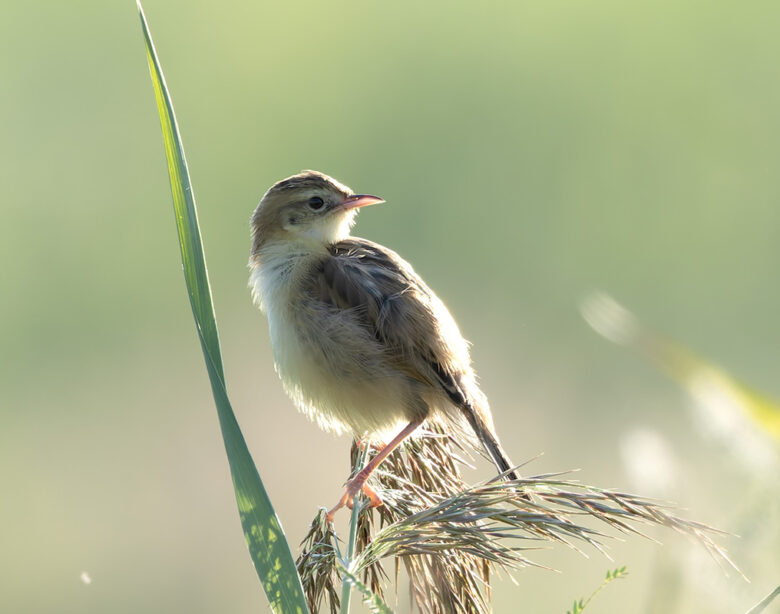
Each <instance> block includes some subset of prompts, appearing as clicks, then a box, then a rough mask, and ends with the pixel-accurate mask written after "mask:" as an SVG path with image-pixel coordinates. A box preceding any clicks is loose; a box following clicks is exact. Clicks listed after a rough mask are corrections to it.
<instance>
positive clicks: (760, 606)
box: [746, 586, 780, 614]
mask: <svg viewBox="0 0 780 614" xmlns="http://www.w3.org/2000/svg"><path fill="white" fill-rule="evenodd" d="M779 595H780V586H778V587H777V588H776V589H775V590H773V591H772V592H771V593H769V594H768V595H767V596H766V597H764V598H763V599H762V600H761V602H760V603H757V604H756V605H755V606H753V607H752V608H750V609H749V610H748V611H747V612H746V614H759V613H760V612H763V611H764V610H766V608H767V606H768V605H769V604H770V603H772V601H774V599H775V597H777V596H779Z"/></svg>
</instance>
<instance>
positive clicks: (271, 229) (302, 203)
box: [252, 171, 384, 256]
mask: <svg viewBox="0 0 780 614" xmlns="http://www.w3.org/2000/svg"><path fill="white" fill-rule="evenodd" d="M381 202H384V201H383V200H382V199H381V198H377V197H376V196H369V195H367V194H355V193H354V192H353V191H352V190H351V189H350V188H348V187H347V186H345V185H343V184H341V183H339V182H338V181H336V180H335V179H333V178H332V177H328V176H327V175H324V174H323V173H319V172H317V171H303V172H302V173H299V174H297V175H293V176H292V177H288V178H287V179H283V180H282V181H279V182H277V183H275V184H274V185H273V186H271V188H270V189H269V190H268V191H267V192H266V193H265V195H264V196H263V198H262V199H261V200H260V204H259V205H258V206H257V209H255V212H254V214H253V215H252V255H253V256H254V255H258V254H259V253H260V252H261V251H262V250H263V248H264V247H266V246H268V245H270V244H274V243H278V242H294V243H308V244H314V245H316V244H322V245H328V244H330V243H335V242H336V241H340V240H342V239H345V238H346V237H347V236H349V230H350V228H351V227H352V225H353V224H354V223H355V215H356V214H357V210H358V208H360V207H365V206H366V205H374V204H376V203H381Z"/></svg>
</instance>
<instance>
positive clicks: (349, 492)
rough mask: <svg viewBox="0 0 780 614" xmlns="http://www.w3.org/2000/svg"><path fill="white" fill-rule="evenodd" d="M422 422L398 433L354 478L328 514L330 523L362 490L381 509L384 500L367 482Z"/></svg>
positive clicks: (416, 420)
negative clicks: (375, 470)
mask: <svg viewBox="0 0 780 614" xmlns="http://www.w3.org/2000/svg"><path fill="white" fill-rule="evenodd" d="M422 422H423V421H422V420H421V419H415V420H412V421H411V422H410V423H409V424H407V425H406V426H405V427H404V430H402V431H401V432H400V433H398V435H396V436H395V437H394V438H393V440H392V441H391V442H390V443H388V444H387V445H386V446H384V447H383V448H382V450H381V451H380V452H379V454H377V455H376V456H375V457H374V458H372V459H371V461H370V462H369V463H368V464H367V465H366V466H365V467H363V469H361V470H360V471H359V472H358V474H357V475H356V476H355V477H354V478H352V479H351V480H350V481H349V482H347V487H346V489H345V491H344V495H343V496H342V497H341V499H339V502H338V503H336V505H335V506H333V508H331V509H330V511H329V512H328V516H327V519H328V522H333V515H334V514H335V513H336V512H337V511H339V510H340V509H341V508H342V507H344V506H345V505H347V506H349V507H350V508H351V507H352V500H353V499H354V498H355V495H356V494H357V493H358V492H360V491H361V490H362V491H363V493H364V494H365V495H366V496H367V497H368V499H369V504H370V506H371V507H379V506H380V505H382V499H380V498H379V495H378V494H376V492H375V491H374V489H373V488H371V487H370V486H369V485H368V484H366V480H367V479H368V478H369V476H370V475H371V474H372V473H373V472H374V469H376V468H377V467H379V465H380V464H381V463H382V461H383V460H385V459H386V458H387V457H388V456H390V453H391V452H392V451H393V450H395V449H396V448H397V447H398V446H399V445H401V442H403V440H404V439H406V438H407V437H409V435H411V434H412V433H413V432H414V431H415V430H416V429H417V427H418V426H420V425H421V424H422Z"/></svg>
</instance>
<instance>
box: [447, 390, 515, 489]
mask: <svg viewBox="0 0 780 614" xmlns="http://www.w3.org/2000/svg"><path fill="white" fill-rule="evenodd" d="M461 410H462V411H463V414H464V415H465V417H466V420H468V423H469V425H470V426H471V428H472V429H473V430H474V434H475V435H476V436H477V439H479V442H480V443H481V444H482V446H483V447H484V448H485V451H486V452H487V453H488V456H490V459H491V460H492V461H493V464H495V466H496V468H497V469H498V470H499V472H501V473H505V472H507V471H509V470H510V469H512V467H514V466H515V465H514V464H513V463H512V461H511V460H509V456H508V455H507V453H506V452H505V451H504V448H502V447H501V442H499V440H498V437H497V436H496V434H495V433H494V432H493V429H492V428H491V427H490V426H489V425H488V423H487V421H486V420H485V419H484V418H483V416H482V414H481V412H480V411H479V410H478V409H476V408H475V407H474V406H473V405H472V404H471V403H468V404H464V405H463V406H462V407H461ZM506 477H507V478H508V479H510V480H517V479H518V478H519V477H520V476H518V475H517V473H516V472H515V471H510V472H509V473H507V474H506Z"/></svg>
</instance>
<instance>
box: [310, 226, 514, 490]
mask: <svg viewBox="0 0 780 614" xmlns="http://www.w3.org/2000/svg"><path fill="white" fill-rule="evenodd" d="M308 283H309V288H308V290H309V295H310V296H311V297H313V298H314V300H316V301H318V302H320V303H322V304H324V305H326V306H327V308H330V309H335V310H339V311H340V312H348V313H349V316H350V317H351V318H353V319H354V321H355V322H357V323H358V325H359V326H362V327H364V328H365V329H367V330H368V332H369V334H370V335H372V336H373V337H374V338H375V339H376V341H377V342H378V343H379V344H380V346H381V347H382V350H383V351H384V353H385V355H386V356H387V358H388V360H389V361H390V362H391V363H392V365H393V367H394V368H395V369H396V370H397V371H399V372H401V373H403V374H404V375H406V376H407V377H410V378H412V379H414V380H417V381H419V382H422V383H424V384H427V385H429V386H432V387H434V388H438V389H439V390H441V391H442V392H443V393H444V394H446V395H447V397H448V398H449V400H450V401H451V402H452V403H453V404H454V405H455V406H456V407H458V408H459V409H460V411H461V412H462V413H463V415H464V416H465V417H466V419H467V420H468V423H469V424H470V425H471V428H472V429H473V431H474V433H475V434H476V436H477V438H478V439H479V441H481V442H482V445H483V446H484V447H485V450H486V452H487V453H488V456H489V457H490V458H492V459H493V462H494V463H495V464H496V467H498V469H499V471H501V472H504V471H508V470H509V469H510V468H511V467H512V463H511V461H509V458H508V457H507V455H506V453H505V452H504V450H503V449H502V448H501V444H500V443H499V441H498V438H497V437H496V435H495V433H494V431H493V427H492V418H491V417H490V410H489V409H488V407H487V403H486V401H485V399H484V396H483V395H482V394H481V393H480V392H479V391H478V389H475V388H472V387H474V384H473V375H471V374H470V370H471V366H470V360H469V355H468V346H467V344H466V342H465V341H464V340H463V338H462V337H461V335H460V331H459V330H458V327H457V325H456V324H455V321H454V320H453V319H452V316H451V315H450V313H449V311H447V308H446V307H445V306H444V304H443V303H442V302H441V301H440V300H439V299H438V297H437V296H436V295H435V294H434V293H433V291H432V290H431V289H430V288H428V286H427V285H426V284H425V282H424V281H423V280H422V279H421V278H420V277H419V275H417V273H415V272H414V270H413V269H412V267H411V265H409V264H408V263H407V262H406V261H404V260H403V259H402V258H401V257H400V256H398V254H396V253H395V252H393V251H391V250H389V249H387V248H385V247H382V246H381V245H378V244H376V243H372V242H370V241H366V240H364V239H346V240H344V241H340V242H338V243H335V244H333V245H332V246H331V248H330V254H329V256H327V257H326V258H324V259H323V260H322V261H321V263H320V266H319V267H317V268H316V269H315V272H314V273H313V275H312V276H311V278H310V279H309V281H308ZM467 373H468V374H469V377H468V378H465V377H464V376H466V375H467ZM464 380H469V381H471V382H472V384H471V387H470V386H469V385H468V384H467V383H465V382H464ZM464 384H465V385H464ZM475 393H476V395H478V396H477V397H475ZM509 476H510V477H511V478H516V477H517V476H516V474H515V473H514V472H512V473H510V474H509Z"/></svg>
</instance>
